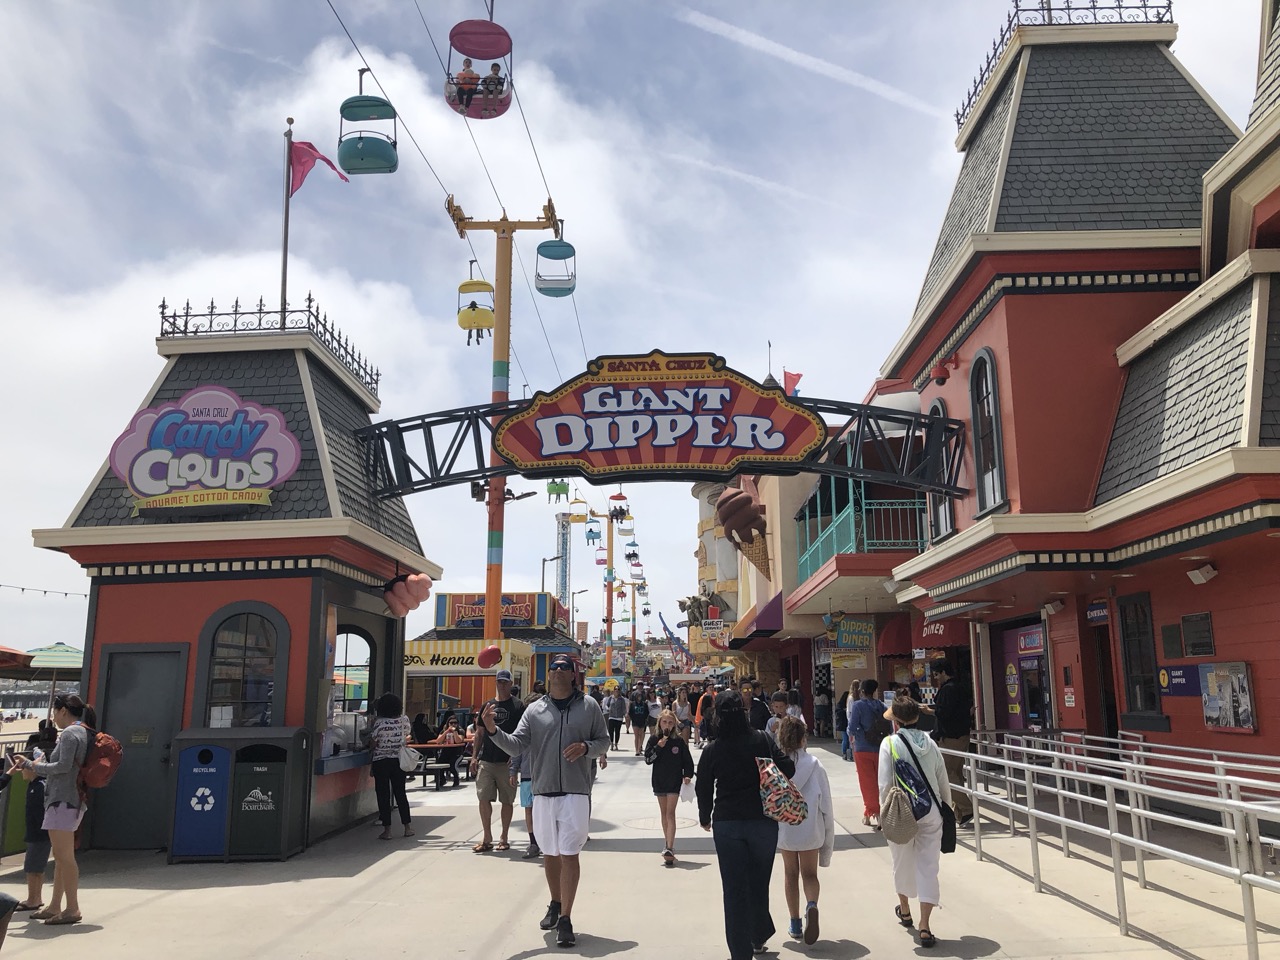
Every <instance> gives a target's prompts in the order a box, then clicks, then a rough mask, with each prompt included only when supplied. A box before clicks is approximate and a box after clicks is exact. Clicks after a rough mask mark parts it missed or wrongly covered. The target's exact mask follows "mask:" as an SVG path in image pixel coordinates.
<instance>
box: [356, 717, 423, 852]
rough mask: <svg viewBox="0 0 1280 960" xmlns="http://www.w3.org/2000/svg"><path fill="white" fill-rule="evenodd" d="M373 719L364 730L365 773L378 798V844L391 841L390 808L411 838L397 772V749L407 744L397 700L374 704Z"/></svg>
mask: <svg viewBox="0 0 1280 960" xmlns="http://www.w3.org/2000/svg"><path fill="white" fill-rule="evenodd" d="M374 710H375V711H376V712H377V717H376V719H374V721H373V724H372V726H370V727H369V730H368V734H367V735H368V738H369V750H370V752H371V754H372V757H371V758H370V759H371V760H372V762H371V763H370V769H369V773H370V775H371V776H372V777H373V789H374V793H375V794H376V795H377V798H378V820H379V822H380V823H381V824H382V833H380V834H378V839H379V840H390V839H391V804H392V801H393V800H394V802H395V805H396V807H397V809H398V810H399V811H400V824H401V825H402V826H403V827H404V835H405V836H406V837H412V836H413V827H411V826H410V825H409V824H410V817H409V797H408V795H407V794H406V793H405V789H404V783H405V773H404V771H403V770H401V769H400V748H401V747H403V746H404V745H405V744H406V743H408V742H409V727H410V724H409V718H408V717H406V716H405V715H404V709H403V705H402V704H401V702H400V698H399V697H397V696H396V695H395V694H394V693H384V694H383V695H382V696H380V697H379V698H378V699H377V701H376V702H375V704H374Z"/></svg>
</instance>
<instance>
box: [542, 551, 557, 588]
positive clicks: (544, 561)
mask: <svg viewBox="0 0 1280 960" xmlns="http://www.w3.org/2000/svg"><path fill="white" fill-rule="evenodd" d="M561 556H562V554H559V553H557V554H556V555H555V556H554V557H543V558H542V589H541V590H540V591H539V593H546V592H547V564H548V563H551V562H552V561H553V560H559V559H560V557H561Z"/></svg>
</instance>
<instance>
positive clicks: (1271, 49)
mask: <svg viewBox="0 0 1280 960" xmlns="http://www.w3.org/2000/svg"><path fill="white" fill-rule="evenodd" d="M1271 15H1272V16H1273V17H1275V14H1274V13H1272V14H1271ZM1264 22H1265V21H1264ZM1277 103H1280V17H1275V19H1274V21H1273V22H1272V23H1271V31H1270V33H1269V34H1268V36H1267V38H1266V45H1265V46H1264V47H1263V51H1262V62H1261V64H1260V65H1259V70H1258V91H1257V94H1256V95H1255V96H1254V98H1253V109H1252V110H1250V111H1249V126H1250V127H1252V126H1253V125H1254V124H1255V123H1257V122H1258V120H1260V119H1261V118H1262V116H1263V114H1265V113H1267V112H1268V111H1270V110H1271V108H1272V107H1274V106H1275V105H1276V104H1277Z"/></svg>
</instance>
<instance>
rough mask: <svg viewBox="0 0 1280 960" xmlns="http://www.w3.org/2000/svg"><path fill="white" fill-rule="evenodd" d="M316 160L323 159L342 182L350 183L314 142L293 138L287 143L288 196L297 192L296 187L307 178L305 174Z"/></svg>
mask: <svg viewBox="0 0 1280 960" xmlns="http://www.w3.org/2000/svg"><path fill="white" fill-rule="evenodd" d="M317 160H323V161H324V162H325V163H327V164H328V165H329V169H330V170H332V171H333V172H334V173H336V174H337V175H338V176H339V177H340V178H341V179H342V181H343V183H350V182H351V181H350V180H348V179H347V178H346V177H345V176H343V174H342V171H341V170H339V169H338V168H337V167H335V166H334V165H333V161H332V160H330V159H329V158H328V157H326V156H325V155H324V154H323V153H321V152H320V151H319V150H317V149H316V146H315V144H314V143H307V141H305V140H293V141H290V143H289V196H291V197H292V196H293V195H294V194H295V193H297V192H298V188H299V187H300V186H302V181H303V180H305V179H307V174H308V173H310V172H311V168H312V167H314V166H315V165H316V161H317Z"/></svg>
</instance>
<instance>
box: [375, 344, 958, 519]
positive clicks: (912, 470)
mask: <svg viewBox="0 0 1280 960" xmlns="http://www.w3.org/2000/svg"><path fill="white" fill-rule="evenodd" d="M357 436H358V437H359V439H360V441H361V442H362V444H363V447H364V461H365V469H366V471H367V472H368V475H369V477H370V480H371V484H372V486H373V488H374V490H375V491H376V493H377V495H378V496H380V497H384V498H385V497H399V496H404V495H405V494H407V493H414V492H416V491H419V490H430V489H433V488H435V487H443V486H448V485H450V484H455V483H467V482H474V481H480V480H484V479H487V478H489V477H495V476H509V475H512V474H523V475H524V476H528V477H539V476H543V477H565V476H573V475H576V476H580V477H582V478H584V479H585V480H588V481H590V482H592V483H606V482H619V481H623V480H627V481H643V480H683V481H686V482H688V481H695V480H711V481H724V480H727V479H729V478H730V477H732V476H734V475H735V474H739V473H754V474H780V475H786V474H795V473H806V472H807V473H820V474H829V475H834V476H842V477H852V478H855V479H861V480H869V481H873V482H879V483H888V484H894V485H897V486H901V487H905V488H908V489H913V490H920V491H924V492H928V493H939V494H946V495H951V496H955V495H957V494H960V493H963V490H962V489H961V488H960V487H959V486H958V483H957V480H958V476H959V472H960V462H961V455H962V454H963V451H964V424H963V423H961V422H960V421H958V420H950V419H947V418H945V417H935V416H926V415H924V414H920V413H912V412H909V411H902V410H890V409H886V408H881V407H873V406H867V405H864V404H856V403H844V402H841V401H836V400H818V399H814V398H812V397H788V396H786V395H785V394H784V393H783V392H782V390H781V389H779V388H778V387H776V386H765V385H763V384H761V383H757V382H756V381H755V380H752V379H751V378H750V377H747V376H745V375H744V374H741V373H738V372H737V371H735V370H732V369H730V368H729V367H728V366H727V365H726V364H725V361H724V358H723V357H718V356H716V355H715V354H710V353H664V352H663V351H661V350H654V351H651V352H650V353H645V354H636V355H630V356H612V357H601V358H599V359H597V360H593V361H591V363H590V364H588V367H587V371H586V373H584V374H581V375H580V376H577V377H575V378H574V379H572V380H570V381H568V382H567V383H565V384H562V385H561V386H559V387H558V388H556V389H555V390H552V391H550V392H547V393H544V392H541V391H539V392H538V393H536V394H535V395H534V396H533V397H532V399H526V400H508V401H506V402H503V403H493V404H488V405H484V406H476V407H461V408H458V409H456V410H445V411H442V412H440V413H434V414H428V415H426V416H421V417H410V418H408V419H405V420H394V421H387V422H385V423H378V424H374V425H372V426H370V427H367V428H365V429H363V430H361V431H359V432H358V434H357ZM491 449H493V450H497V452H498V454H499V455H500V456H501V458H502V460H503V461H504V462H503V463H499V464H496V465H495V464H492V463H490V462H489V451H490V450H491Z"/></svg>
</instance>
